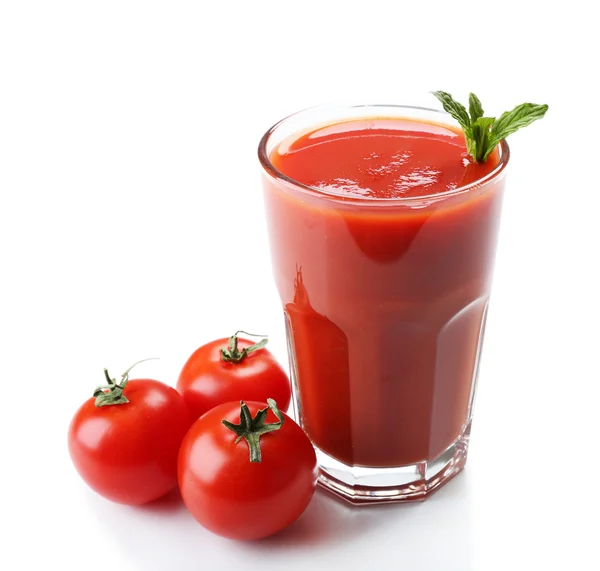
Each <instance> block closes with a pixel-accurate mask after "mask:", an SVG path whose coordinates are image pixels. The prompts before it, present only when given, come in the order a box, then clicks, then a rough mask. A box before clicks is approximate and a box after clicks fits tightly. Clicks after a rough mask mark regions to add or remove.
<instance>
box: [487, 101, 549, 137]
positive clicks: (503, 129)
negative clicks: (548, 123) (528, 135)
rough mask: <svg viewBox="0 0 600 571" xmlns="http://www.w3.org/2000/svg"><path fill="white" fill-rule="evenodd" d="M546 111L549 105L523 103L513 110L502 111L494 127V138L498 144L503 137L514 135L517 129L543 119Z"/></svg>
mask: <svg viewBox="0 0 600 571" xmlns="http://www.w3.org/2000/svg"><path fill="white" fill-rule="evenodd" d="M546 111H548V106H547V105H537V104H536V103H521V105H517V106H516V107H515V108H514V109H513V110H512V111H506V112H504V113H502V115H500V117H498V120H497V121H496V122H495V123H494V126H493V127H492V140H493V141H496V144H498V143H499V142H500V141H501V140H502V139H506V137H508V136H509V135H512V134H513V133H514V132H515V131H518V130H519V129H521V128H522V127H527V125H530V124H531V123H533V122H534V121H537V120H538V119H541V118H542V117H543V116H544V115H545V114H546Z"/></svg>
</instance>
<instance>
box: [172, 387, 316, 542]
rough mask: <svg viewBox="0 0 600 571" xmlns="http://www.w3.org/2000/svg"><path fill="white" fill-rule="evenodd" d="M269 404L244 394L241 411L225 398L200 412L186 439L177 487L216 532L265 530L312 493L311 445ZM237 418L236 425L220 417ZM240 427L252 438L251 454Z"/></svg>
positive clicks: (280, 524) (297, 511)
mask: <svg viewBox="0 0 600 571" xmlns="http://www.w3.org/2000/svg"><path fill="white" fill-rule="evenodd" d="M246 405H247V409H246V413H245V412H244V407H245V406H246ZM269 408H270V410H269V409H268V408H266V407H265V405H264V404H262V403H258V402H248V403H246V404H244V403H242V410H241V412H240V403H239V402H231V403H225V404H222V405H220V406H218V407H216V408H214V409H212V410H210V411H209V412H207V413H206V414H205V415H204V416H202V417H201V418H200V419H199V420H197V421H196V422H195V423H194V424H193V425H192V428H190V431H189V432H188V433H187V435H186V437H185V438H184V439H183V442H182V444H181V449H180V451H179V474H178V478H179V489H180V490H181V495H182V497H183V501H184V502H185V505H186V506H187V508H188V509H189V510H190V511H191V512H192V514H193V515H194V517H195V518H196V519H197V520H198V521H199V522H200V523H201V524H202V525H203V526H204V527H205V528H207V529H208V530H210V531H212V532H213V533H216V534H218V535H222V536H224V537H229V538H232V539H261V538H263V537H267V536H269V535H272V534H274V533H276V532H278V531H280V530H281V529H283V528H285V527H287V526H288V525H290V524H291V523H292V522H294V521H295V520H296V519H297V518H298V517H299V516H300V515H301V514H302V513H303V512H304V510H305V509H306V507H307V506H308V504H309V502H310V500H311V498H312V496H313V493H314V491H315V486H316V484H317V458H316V455H315V451H314V448H313V447H312V444H311V443H310V441H309V439H308V437H307V436H306V434H305V433H304V431H303V430H302V429H301V428H300V427H299V426H298V425H297V424H296V423H295V422H294V421H293V420H292V419H291V418H289V417H288V416H287V415H285V414H283V413H281V412H279V410H278V409H277V405H276V404H275V402H274V401H272V400H271V399H269ZM259 409H262V410H259ZM257 412H258V414H257V415H256V416H255V417H254V418H253V419H252V420H251V421H250V420H249V419H250V415H255V414H256V413H257ZM276 414H277V415H279V417H277V416H276ZM278 418H279V419H280V422H274V421H277V420H278ZM238 419H239V421H240V424H239V425H234V424H228V425H227V426H225V425H224V422H229V423H234V422H237V421H238ZM265 420H266V421H268V424H266V425H265V424H264V421H265ZM228 426H230V427H231V428H229V427H228ZM261 433H262V435H261ZM242 434H246V435H250V436H248V438H249V439H250V440H255V441H256V445H254V446H253V447H252V448H253V450H254V455H253V456H254V457H253V461H251V452H250V449H251V447H250V445H249V443H248V441H247V440H246V437H243V436H241V435H242ZM238 435H239V437H238ZM257 448H258V450H257Z"/></svg>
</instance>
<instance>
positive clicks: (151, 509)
mask: <svg viewBox="0 0 600 571" xmlns="http://www.w3.org/2000/svg"><path fill="white" fill-rule="evenodd" d="M130 509H132V510H136V511H139V512H148V513H153V514H169V513H175V512H179V511H184V510H185V509H186V508H185V504H184V503H183V499H182V498H181V493H180V492H179V488H174V489H173V490H171V491H170V492H169V493H168V494H167V495H165V496H163V497H162V498H158V499H157V500H154V501H153V502H150V503H149V504H144V505H142V506H132V507H131V508H130Z"/></svg>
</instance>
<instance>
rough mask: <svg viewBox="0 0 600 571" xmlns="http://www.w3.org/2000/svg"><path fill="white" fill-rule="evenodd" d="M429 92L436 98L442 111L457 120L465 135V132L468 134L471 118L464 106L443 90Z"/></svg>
mask: <svg viewBox="0 0 600 571" xmlns="http://www.w3.org/2000/svg"><path fill="white" fill-rule="evenodd" d="M431 93H432V94H433V95H435V96H436V97H437V98H438V100H439V102H440V103H441V104H442V107H443V108H444V111H445V112H446V113H449V114H450V115H451V116H452V117H454V119H456V120H457V121H458V123H459V125H460V126H461V127H462V128H463V131H464V132H465V135H467V133H469V134H470V133H471V119H469V114H468V113H467V110H466V109H465V106H464V105H462V104H461V103H459V102H458V101H454V99H453V98H452V95H450V94H449V93H446V92H445V91H432V92H431Z"/></svg>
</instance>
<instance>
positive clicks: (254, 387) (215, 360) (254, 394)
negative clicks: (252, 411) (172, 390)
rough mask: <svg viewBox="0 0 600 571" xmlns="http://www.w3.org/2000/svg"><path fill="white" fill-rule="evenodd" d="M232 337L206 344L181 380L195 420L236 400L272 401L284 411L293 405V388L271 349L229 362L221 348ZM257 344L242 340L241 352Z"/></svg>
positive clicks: (183, 391)
mask: <svg viewBox="0 0 600 571" xmlns="http://www.w3.org/2000/svg"><path fill="white" fill-rule="evenodd" d="M228 342H229V339H228V338H223V339H217V340H216V341H212V342H211V343H207V344H206V345H203V346H202V347H200V348H199V349H197V350H196V351H194V353H192V355H191V356H190V358H189V359H188V360H187V362H186V363H185V365H184V366H183V369H182V370H181V373H180V375H179V380H178V381H177V390H178V391H179V393H180V394H181V395H182V396H183V398H184V400H185V403H186V405H187V406H188V409H189V410H190V414H191V415H192V418H194V419H196V418H200V417H201V416H202V415H203V414H204V413H205V412H207V411H209V410H210V409H212V408H214V407H216V406H218V405H220V404H224V403H226V402H233V401H238V402H239V401H240V400H243V401H257V402H266V400H267V398H272V399H273V400H275V401H276V402H277V405H278V406H279V408H280V410H282V411H286V410H287V409H288V407H289V406H290V399H291V387H290V381H289V379H288V376H287V374H286V372H285V371H284V370H283V368H282V367H281V365H280V364H279V363H278V362H277V360H276V359H275V357H273V355H272V354H271V353H270V352H269V351H268V350H267V349H260V350H258V351H255V352H253V353H250V354H249V355H248V356H247V357H246V358H245V359H244V360H243V361H241V362H240V363H228V362H226V361H224V360H223V359H222V358H221V348H223V347H227V345H228ZM253 344H254V342H253V341H250V340H248V339H244V338H242V337H240V338H238V345H239V348H240V349H245V348H248V347H250V346H252V345H253Z"/></svg>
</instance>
